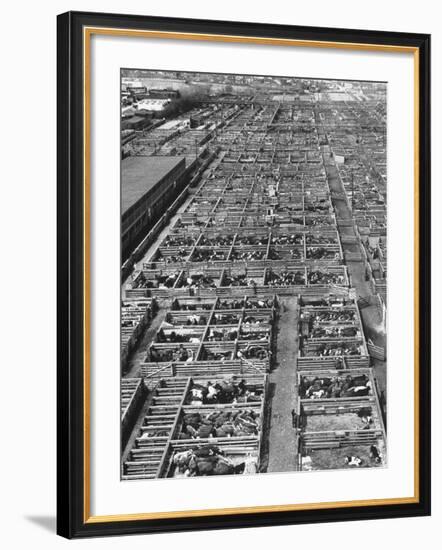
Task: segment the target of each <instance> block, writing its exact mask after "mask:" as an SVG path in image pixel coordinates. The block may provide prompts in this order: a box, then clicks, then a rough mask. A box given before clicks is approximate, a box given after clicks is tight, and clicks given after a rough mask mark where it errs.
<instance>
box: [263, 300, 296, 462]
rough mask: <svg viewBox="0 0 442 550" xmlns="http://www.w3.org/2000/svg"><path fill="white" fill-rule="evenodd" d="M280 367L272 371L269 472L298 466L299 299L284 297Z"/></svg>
mask: <svg viewBox="0 0 442 550" xmlns="http://www.w3.org/2000/svg"><path fill="white" fill-rule="evenodd" d="M280 303H281V308H280V317H279V321H278V323H277V329H279V332H278V335H277V344H276V368H274V370H273V371H272V372H271V373H270V375H269V385H270V388H269V389H270V392H271V394H273V397H272V399H271V402H270V407H271V410H270V427H269V428H270V429H269V431H268V442H267V443H268V467H267V471H268V472H293V471H294V470H296V455H297V451H298V449H297V447H296V438H295V430H294V429H293V426H292V409H294V408H295V400H296V394H295V384H296V357H297V353H298V307H297V306H298V300H297V298H296V297H294V296H292V297H288V298H282V297H281V298H280Z"/></svg>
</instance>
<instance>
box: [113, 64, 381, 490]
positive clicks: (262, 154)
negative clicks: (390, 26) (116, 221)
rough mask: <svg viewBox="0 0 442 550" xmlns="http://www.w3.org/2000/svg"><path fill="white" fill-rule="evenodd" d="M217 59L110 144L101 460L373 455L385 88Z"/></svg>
mask: <svg viewBox="0 0 442 550" xmlns="http://www.w3.org/2000/svg"><path fill="white" fill-rule="evenodd" d="M148 73H149V74H150V73H153V74H154V72H149V71H146V74H148ZM207 76H208V77H209V78H208V79H206V78H202V76H201V75H194V74H190V73H189V74H185V75H181V76H180V75H179V74H176V73H174V75H173V77H174V87H179V86H180V84H179V82H180V78H181V83H182V88H181V89H182V90H184V91H185V90H186V87H187V86H193V87H194V89H195V87H197V86H198V83H199V82H202V83H204V86H206V88H207V85H208V82H210V77H211V76H213V75H207ZM214 76H217V75H214ZM222 76H223V78H222V79H221V80H220V79H219V78H218V79H215V80H214V82H215V81H216V82H217V84H216V86H220V88H217V87H216V86H214V87H213V88H211V89H209V90H207V89H206V93H205V95H204V94H203V93H199V94H197V95H198V100H197V101H195V102H193V103H192V104H190V105H189V110H188V111H187V112H185V113H182V114H180V115H179V116H176V117H174V118H173V119H170V120H165V121H164V122H162V123H161V126H157V127H155V128H152V129H151V130H148V131H147V132H146V131H144V132H142V133H141V132H140V133H139V134H137V135H136V136H135V138H134V139H131V141H130V142H129V144H127V143H126V142H125V147H126V152H127V154H128V155H129V156H128V157H127V158H125V159H124V160H123V161H122V238H123V263H122V306H121V422H122V429H121V435H122V456H121V477H122V479H123V480H142V479H154V478H158V477H189V478H190V477H194V476H199V475H224V474H230V475H246V474H252V473H266V472H292V471H308V470H313V471H314V470H333V469H355V468H363V467H373V468H374V467H382V466H385V465H386V463H387V436H386V422H385V420H386V382H385V380H386V351H385V350H386V336H385V331H384V328H383V327H384V325H385V323H384V320H385V311H386V300H387V295H386V274H387V235H386V197H387V195H386V169H385V168H386V85H385V84H382V83H379V84H377V83H339V82H334V81H308V80H305V79H303V80H300V79H290V78H286V77H285V78H283V79H281V78H279V79H274V78H272V77H266V78H257V79H255V78H254V77H250V76H247V78H242V79H239V80H238V79H237V80H232V79H231V78H230V79H229V76H228V75H222ZM161 78H162V79H163V80H164V79H166V78H167V75H166V76H165V74H164V73H161ZM177 82H178V84H177ZM218 82H223V83H226V84H227V85H228V86H229V88H228V89H226V87H225V86H224V84H223V86H224V88H223V87H222V86H221V85H220V84H219V83H218ZM236 82H238V83H239V84H238V85H235V83H236ZM189 121H192V123H191V124H190V123H189Z"/></svg>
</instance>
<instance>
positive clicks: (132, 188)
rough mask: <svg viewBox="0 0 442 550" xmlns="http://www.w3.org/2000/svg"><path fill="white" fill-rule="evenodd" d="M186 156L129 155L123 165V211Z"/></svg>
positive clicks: (123, 212)
mask: <svg viewBox="0 0 442 550" xmlns="http://www.w3.org/2000/svg"><path fill="white" fill-rule="evenodd" d="M183 158H184V157H127V158H125V159H124V160H123V161H122V166H121V178H122V179H121V182H122V183H121V187H122V189H121V211H122V214H125V213H126V212H127V210H129V208H130V207H131V206H133V205H134V204H135V203H136V202H137V201H139V200H140V199H141V197H143V196H144V195H145V194H146V193H147V192H148V191H150V190H151V189H152V188H153V187H155V185H156V184H157V183H158V182H159V181H160V180H162V179H163V178H164V176H166V174H168V173H169V172H170V171H171V170H173V168H175V167H176V166H177V165H178V164H179V163H180V162H181V161H182V160H183Z"/></svg>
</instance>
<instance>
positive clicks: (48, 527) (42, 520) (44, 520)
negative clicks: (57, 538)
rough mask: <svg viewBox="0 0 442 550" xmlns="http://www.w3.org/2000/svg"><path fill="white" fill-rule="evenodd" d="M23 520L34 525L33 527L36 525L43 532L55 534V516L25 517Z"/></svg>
mask: <svg viewBox="0 0 442 550" xmlns="http://www.w3.org/2000/svg"><path fill="white" fill-rule="evenodd" d="M25 519H27V520H28V521H30V522H31V523H34V524H35V525H38V526H39V527H41V528H42V529H44V530H45V531H50V532H51V533H55V530H56V525H57V521H56V519H55V516H25Z"/></svg>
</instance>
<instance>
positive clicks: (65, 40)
mask: <svg viewBox="0 0 442 550" xmlns="http://www.w3.org/2000/svg"><path fill="white" fill-rule="evenodd" d="M85 27H108V28H114V29H142V30H154V31H169V32H187V33H204V34H216V35H220V34H221V35H235V36H241V37H269V38H280V39H296V40H305V41H325V42H334V43H337V42H340V43H348V44H352V43H358V44H377V45H385V46H391V45H393V46H406V47H412V48H415V49H416V51H417V52H418V57H419V78H418V86H419V106H418V107H419V143H418V146H419V204H418V210H419V248H418V250H419V258H418V261H419V277H420V285H419V296H418V299H419V312H418V313H419V327H418V331H419V349H418V359H419V365H420V369H419V380H418V383H419V388H420V389H419V396H418V406H419V438H420V444H419V492H418V494H419V498H418V500H417V501H416V502H413V503H408V504H386V505H370V506H355V507H347V508H339V509H338V508H329V509H327V508H325V509H317V510H297V511H265V512H259V513H247V514H244V513H242V514H223V515H221V514H220V515H208V516H201V517H193V518H189V517H181V518H176V517H175V518H162V519H160V518H158V519H135V520H124V521H102V522H94V521H89V520H88V518H87V517H86V516H85V497H87V495H85V490H84V444H85V443H84V441H85V439H84V400H85V398H87V395H85V380H84V371H83V368H82V367H83V364H84V328H85V327H84V313H85V312H84V306H83V303H84V300H83V299H82V298H83V297H84V292H85V289H84V270H85V265H84V260H83V258H84V246H85V245H84V238H83V236H84V228H85V225H84V224H85V211H84V207H83V204H84V196H83V177H84V172H83V170H84V151H83V147H84V141H83V140H84V122H83V109H84V86H83V68H84V67H83V63H84V57H83V48H84V33H83V30H84V28H85ZM57 31H58V38H57V87H58V100H57V114H58V120H57V139H58V147H57V180H58V197H57V217H58V219H57V232H58V236H57V272H58V279H57V280H58V283H57V301H58V311H57V322H58V326H57V342H58V351H57V362H58V381H57V414H58V424H57V440H58V441H57V464H58V468H57V485H58V489H57V532H58V534H59V535H61V536H63V537H67V538H80V537H92V536H109V535H123V534H136V533H158V532H172V531H188V530H200V529H226V528H242V527H257V526H266V525H288V524H302V523H315V522H336V521H343V520H347V521H348V520H363V519H377V518H397V517H411V516H424V515H429V514H430V426H431V424H430V344H431V342H430V316H431V309H430V307H431V300H430V283H431V281H430V261H431V260H430V258H431V253H430V225H431V220H430V36H429V35H427V34H413V33H395V32H378V31H363V30H349V29H330V28H318V27H303V26H289V25H268V24H261V23H260V24H258V23H239V22H228V21H208V20H192V19H178V18H163V17H146V16H136V15H115V14H104V13H84V12H69V13H64V14H62V15H59V16H58V21H57ZM116 452H117V450H116Z"/></svg>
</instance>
